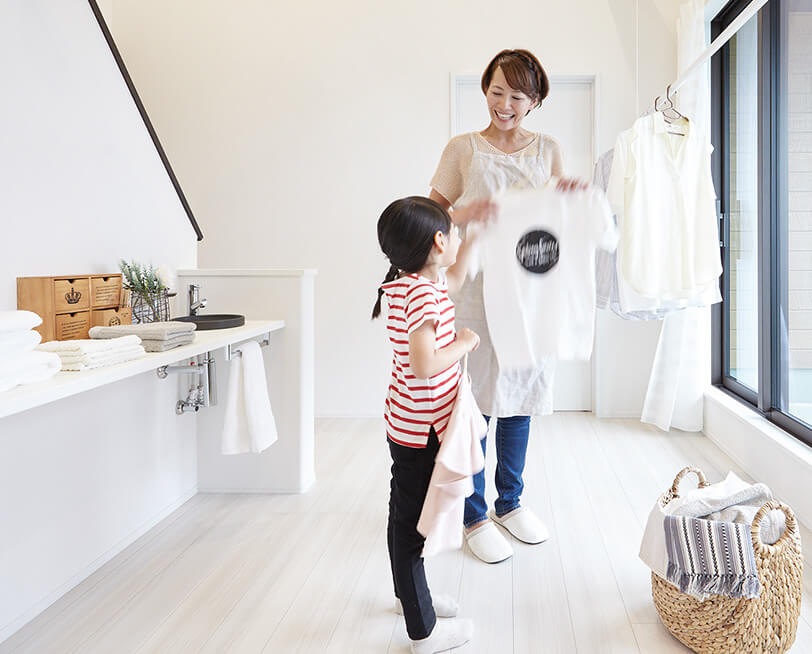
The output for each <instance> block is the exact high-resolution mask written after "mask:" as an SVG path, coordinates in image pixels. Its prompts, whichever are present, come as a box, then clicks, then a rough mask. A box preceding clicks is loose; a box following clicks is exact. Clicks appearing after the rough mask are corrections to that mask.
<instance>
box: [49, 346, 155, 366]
mask: <svg viewBox="0 0 812 654" xmlns="http://www.w3.org/2000/svg"><path fill="white" fill-rule="evenodd" d="M143 349H144V346H143V345H129V346H127V347H121V348H118V349H115V350H110V351H108V352H90V353H88V354H74V353H73V352H70V353H65V352H57V355H58V356H59V358H60V359H61V360H62V363H63V364H65V363H87V364H93V363H106V362H107V361H114V360H116V359H119V358H120V357H121V356H122V355H124V354H138V353H140V352H141V351H142V350H143Z"/></svg>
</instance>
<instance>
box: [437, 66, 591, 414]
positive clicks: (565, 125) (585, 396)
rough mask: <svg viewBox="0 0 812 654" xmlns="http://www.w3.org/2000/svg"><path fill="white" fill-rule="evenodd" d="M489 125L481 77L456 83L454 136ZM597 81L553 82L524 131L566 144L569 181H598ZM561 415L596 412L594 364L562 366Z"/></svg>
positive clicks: (558, 383) (557, 403)
mask: <svg viewBox="0 0 812 654" xmlns="http://www.w3.org/2000/svg"><path fill="white" fill-rule="evenodd" d="M488 123H489V118H488V108H487V105H486V104H485V96H484V95H483V94H482V89H481V88H480V78H479V76H478V75H453V76H452V79H451V135H452V136H456V135H457V134H463V133H465V132H473V131H477V130H482V129H484V128H485V127H486V126H487V125H488ZM595 124H596V123H595V78H594V77H592V76H575V77H569V76H568V77H555V76H553V77H551V78H550V94H549V95H548V96H547V99H546V100H544V102H543V103H542V107H541V109H537V110H534V111H532V112H530V115H529V116H528V117H527V118H525V120H524V123H522V125H523V126H524V127H526V128H527V129H529V130H531V131H533V132H544V133H545V134H550V135H551V136H553V137H554V138H556V139H557V140H558V141H559V142H560V143H561V149H562V150H563V152H564V171H565V173H566V175H567V176H568V177H580V178H582V179H586V180H591V179H592V166H593V162H594V161H595V159H596V153H595V142H596V138H595ZM554 407H555V410H556V411H591V410H592V362H591V361H584V362H580V361H577V362H575V361H565V362H559V364H558V369H557V371H556V379H555V393H554Z"/></svg>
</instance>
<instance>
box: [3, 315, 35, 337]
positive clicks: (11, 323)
mask: <svg viewBox="0 0 812 654" xmlns="http://www.w3.org/2000/svg"><path fill="white" fill-rule="evenodd" d="M41 324H42V318H40V317H39V316H38V315H37V314H36V313H34V312H33V311H0V333H3V332H14V331H28V330H29V329H34V327H37V326H39V325H41Z"/></svg>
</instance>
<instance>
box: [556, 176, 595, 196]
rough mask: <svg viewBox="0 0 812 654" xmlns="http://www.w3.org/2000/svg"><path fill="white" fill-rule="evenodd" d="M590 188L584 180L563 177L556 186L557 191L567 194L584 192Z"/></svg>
mask: <svg viewBox="0 0 812 654" xmlns="http://www.w3.org/2000/svg"><path fill="white" fill-rule="evenodd" d="M588 187H589V184H587V183H586V182H585V181H584V180H582V179H578V178H577V177H561V178H559V180H558V184H556V187H555V188H556V189H557V190H559V191H563V192H565V193H569V192H571V191H583V190H585V189H586V188H588Z"/></svg>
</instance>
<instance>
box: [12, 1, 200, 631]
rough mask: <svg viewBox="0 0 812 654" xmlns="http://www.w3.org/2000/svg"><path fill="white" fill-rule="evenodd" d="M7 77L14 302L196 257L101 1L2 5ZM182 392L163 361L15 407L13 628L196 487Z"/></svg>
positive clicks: (189, 264)
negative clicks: (104, 31) (71, 281)
mask: <svg viewBox="0 0 812 654" xmlns="http://www.w3.org/2000/svg"><path fill="white" fill-rule="evenodd" d="M0 79H2V80H3V101H2V102H0V125H2V128H0V169H2V192H0V228H2V234H3V236H2V238H0V311H2V310H7V309H14V308H16V286H15V278H16V277H17V276H23V275H51V274H81V273H98V272H110V271H115V270H116V269H117V260H118V258H120V257H124V258H128V259H129V258H138V259H141V260H144V261H149V260H152V261H154V262H155V263H156V264H158V263H168V264H172V265H174V266H175V267H194V266H195V264H196V245H195V237H194V232H193V231H192V229H191V227H190V225H189V223H188V221H187V219H186V216H185V214H184V213H183V211H182V208H181V207H180V204H179V201H178V199H177V195H176V194H175V191H174V189H173V188H172V186H171V184H170V183H169V180H168V177H167V176H166V173H165V171H164V169H163V165H162V164H161V162H160V159H159V158H158V156H157V154H156V152H155V150H154V148H153V146H152V142H151V141H150V139H149V136H148V135H147V132H146V130H145V128H144V126H143V123H142V121H141V118H140V116H139V115H138V112H137V111H136V109H135V106H134V104H133V102H132V99H131V98H130V96H129V92H128V90H127V88H126V86H125V84H124V82H123V81H122V79H121V77H120V74H119V72H118V69H117V67H116V65H115V62H114V60H113V58H112V56H111V55H110V53H109V50H108V49H107V45H106V44H105V42H104V39H103V38H102V35H101V32H100V31H99V29H98V27H97V25H96V22H95V19H94V18H93V16H92V13H91V12H90V8H89V5H88V3H87V2H86V0H66V1H63V2H51V1H50V0H10V1H8V2H7V1H4V2H3V3H0ZM177 397H178V387H177V380H174V379H173V380H167V381H165V382H161V381H160V380H158V378H157V376H156V375H155V374H154V373H153V374H151V375H150V374H147V375H140V376H138V377H135V378H133V379H130V380H126V381H122V382H119V383H117V384H113V385H111V386H109V387H105V388H103V389H98V390H94V391H89V392H86V393H83V394H80V395H77V396H75V397H72V398H70V399H65V400H61V401H58V402H55V403H53V404H49V405H46V406H43V407H41V408H37V409H32V410H29V411H26V412H24V413H21V414H18V415H14V416H10V417H7V418H3V419H0V641H2V640H4V638H5V637H6V636H8V635H9V634H10V633H12V632H13V631H14V630H16V629H17V628H18V627H19V626H21V625H22V624H23V623H25V622H26V621H27V620H28V619H30V618H31V617H33V615H35V614H36V613H37V612H38V611H39V610H41V609H43V608H44V607H45V606H47V605H48V604H49V603H50V602H51V601H53V600H54V599H56V598H57V597H58V596H59V595H61V594H62V593H64V592H65V591H66V590H68V589H69V588H70V587H71V586H72V585H74V584H75V583H77V582H78V581H80V580H81V579H83V578H84V577H86V576H87V575H88V574H90V573H91V572H92V571H93V570H94V569H96V568H97V567H98V566H99V565H101V564H102V563H103V562H104V561H105V560H106V559H107V558H109V557H110V556H112V555H114V554H116V553H117V552H118V551H120V549H121V548H122V547H124V546H126V545H127V544H128V543H129V542H131V541H132V540H133V539H134V538H136V537H137V536H138V535H140V533H142V531H143V530H144V529H147V528H149V527H150V526H152V525H153V524H154V523H155V521H156V520H158V519H160V518H161V517H163V516H164V515H165V514H166V513H167V512H168V511H170V510H172V509H174V508H175V507H176V506H177V505H178V504H179V503H181V502H182V501H184V500H185V499H187V498H188V497H189V496H190V494H192V493H194V491H195V484H196V451H197V450H196V442H195V432H194V419H193V418H192V417H190V416H185V417H183V418H178V417H176V416H175V415H174V404H175V402H176V401H177ZM184 418H186V419H184Z"/></svg>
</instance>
